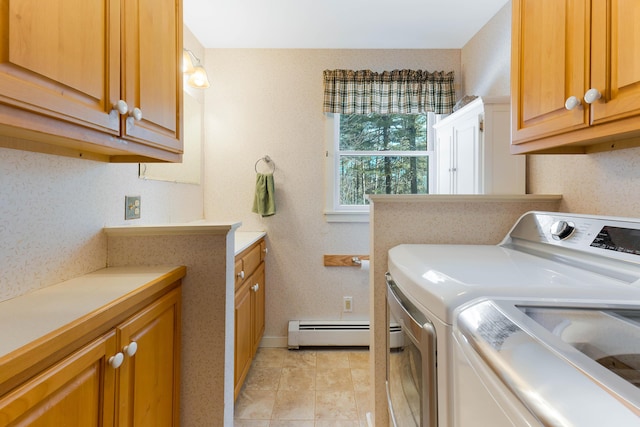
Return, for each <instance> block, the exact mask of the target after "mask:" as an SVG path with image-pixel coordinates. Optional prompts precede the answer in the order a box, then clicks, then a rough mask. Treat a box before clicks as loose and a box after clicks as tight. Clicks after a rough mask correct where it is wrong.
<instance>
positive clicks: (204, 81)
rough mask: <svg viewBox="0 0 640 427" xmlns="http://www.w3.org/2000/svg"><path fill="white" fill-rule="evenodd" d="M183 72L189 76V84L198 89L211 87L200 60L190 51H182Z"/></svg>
mask: <svg viewBox="0 0 640 427" xmlns="http://www.w3.org/2000/svg"><path fill="white" fill-rule="evenodd" d="M182 72H183V73H184V74H185V75H187V76H189V78H188V79H187V84H188V85H189V86H191V87H195V88H198V89H206V88H208V87H209V78H208V77H207V71H206V70H205V69H204V67H203V66H202V64H200V60H199V59H198V57H196V56H195V55H194V54H193V52H191V51H190V50H189V49H183V51H182Z"/></svg>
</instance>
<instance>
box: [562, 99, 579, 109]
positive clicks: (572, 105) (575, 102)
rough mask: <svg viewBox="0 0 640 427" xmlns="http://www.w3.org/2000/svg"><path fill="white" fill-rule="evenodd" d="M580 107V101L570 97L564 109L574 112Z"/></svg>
mask: <svg viewBox="0 0 640 427" xmlns="http://www.w3.org/2000/svg"><path fill="white" fill-rule="evenodd" d="M578 105H580V100H579V99H578V97H576V96H570V97H568V98H567V100H566V101H565V102H564V108H566V109H567V110H573V109H574V108H576V107H577V106H578Z"/></svg>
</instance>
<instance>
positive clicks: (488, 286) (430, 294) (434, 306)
mask: <svg viewBox="0 0 640 427" xmlns="http://www.w3.org/2000/svg"><path fill="white" fill-rule="evenodd" d="M388 268H389V272H390V274H391V276H392V277H393V279H394V281H395V282H396V284H397V285H398V287H399V288H400V289H401V290H402V291H403V293H405V294H406V295H407V296H408V297H409V298H411V299H412V302H414V303H415V304H416V305H418V306H419V307H420V306H422V307H423V308H424V309H426V310H427V311H428V312H430V313H431V314H432V315H434V316H436V317H437V318H439V319H440V320H442V321H443V322H445V323H448V324H451V323H452V322H453V313H452V312H453V310H454V309H455V308H456V307H458V306H460V305H462V304H464V303H466V302H468V301H471V300H473V299H475V298H479V297H487V298H490V297H512V298H525V299H565V300H567V299H568V300H572V301H576V302H584V303H593V302H594V301H597V302H598V303H602V304H607V303H612V304H615V303H619V302H621V301H622V302H629V301H636V302H637V303H638V304H640V291H639V290H638V288H637V287H634V286H631V285H630V283H629V282H627V281H624V280H620V279H614V278H611V277H608V276H605V275H601V274H598V273H594V272H590V271H587V270H584V269H581V268H577V267H573V266H571V265H566V264H563V263H560V262H556V261H554V260H552V259H547V258H543V257H539V256H535V255H532V254H529V253H525V252H521V251H518V250H514V249H511V248H507V247H503V246H492V245H422V244H418V245H399V246H396V247H394V248H392V249H390V250H389V259H388Z"/></svg>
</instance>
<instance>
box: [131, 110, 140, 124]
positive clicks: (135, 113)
mask: <svg viewBox="0 0 640 427" xmlns="http://www.w3.org/2000/svg"><path fill="white" fill-rule="evenodd" d="M129 116H130V117H133V120H135V121H137V122H139V121H140V120H142V110H141V109H139V108H138V107H136V108H134V109H133V110H132V111H131V113H129Z"/></svg>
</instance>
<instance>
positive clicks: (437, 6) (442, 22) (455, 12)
mask: <svg viewBox="0 0 640 427" xmlns="http://www.w3.org/2000/svg"><path fill="white" fill-rule="evenodd" d="M508 1H509V0H393V1H388V0H322V1H320V0H183V9H184V23H185V25H186V26H187V27H188V28H189V30H191V32H192V33H193V34H194V35H195V36H196V38H197V39H198V40H199V41H200V43H202V45H203V46H204V47H205V48H301V49H460V48H462V47H463V46H464V45H465V44H466V43H467V42H468V41H469V39H471V37H472V36H473V35H474V34H475V33H477V32H478V30H480V29H481V28H482V27H483V26H484V24H486V23H487V21H489V20H490V19H491V18H492V17H493V16H494V15H495V14H496V13H497V12H498V11H499V10H500V9H501V8H502V7H503V6H504V5H505V4H507V2H508Z"/></svg>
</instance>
